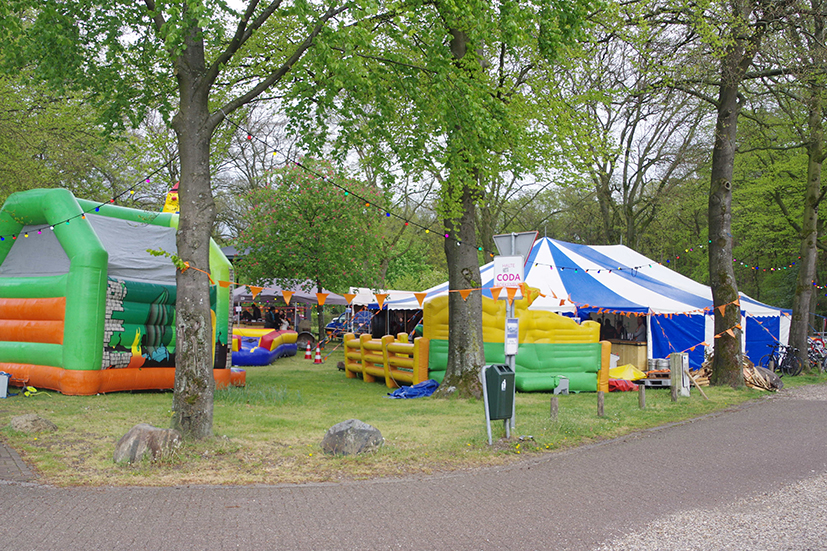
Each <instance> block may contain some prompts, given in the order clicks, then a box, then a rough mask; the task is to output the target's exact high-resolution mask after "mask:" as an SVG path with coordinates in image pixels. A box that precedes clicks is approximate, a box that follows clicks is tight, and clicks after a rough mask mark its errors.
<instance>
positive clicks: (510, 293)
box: [505, 287, 517, 304]
mask: <svg viewBox="0 0 827 551" xmlns="http://www.w3.org/2000/svg"><path fill="white" fill-rule="evenodd" d="M505 292H506V294H507V295H508V303H509V304H511V303H512V302H514V297H515V296H517V288H516V287H506V288H505Z"/></svg>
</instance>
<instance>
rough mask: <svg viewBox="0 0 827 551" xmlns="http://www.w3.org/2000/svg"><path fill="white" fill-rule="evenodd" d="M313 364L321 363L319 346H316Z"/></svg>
mask: <svg viewBox="0 0 827 551" xmlns="http://www.w3.org/2000/svg"><path fill="white" fill-rule="evenodd" d="M313 363H314V364H320V363H322V352H321V350H319V345H318V344H317V345H316V357H315V358H314V359H313Z"/></svg>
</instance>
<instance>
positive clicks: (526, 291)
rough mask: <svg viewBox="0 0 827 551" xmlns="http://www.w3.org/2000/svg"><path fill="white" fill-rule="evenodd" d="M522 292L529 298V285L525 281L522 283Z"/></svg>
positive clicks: (524, 296)
mask: <svg viewBox="0 0 827 551" xmlns="http://www.w3.org/2000/svg"><path fill="white" fill-rule="evenodd" d="M520 292H521V293H522V294H523V298H528V295H529V292H528V285H526V284H525V283H520Z"/></svg>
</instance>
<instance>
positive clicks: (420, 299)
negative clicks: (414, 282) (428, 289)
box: [414, 293, 428, 308]
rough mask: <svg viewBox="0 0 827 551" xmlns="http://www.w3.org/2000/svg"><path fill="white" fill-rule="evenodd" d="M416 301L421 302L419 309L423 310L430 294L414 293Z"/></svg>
mask: <svg viewBox="0 0 827 551" xmlns="http://www.w3.org/2000/svg"><path fill="white" fill-rule="evenodd" d="M414 296H415V297H416V300H417V301H418V302H419V307H420V308H422V302H423V301H424V300H425V297H427V296H428V293H414Z"/></svg>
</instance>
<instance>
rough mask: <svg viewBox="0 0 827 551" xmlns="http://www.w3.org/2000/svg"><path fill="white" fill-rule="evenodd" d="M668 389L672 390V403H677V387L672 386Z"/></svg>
mask: <svg viewBox="0 0 827 551" xmlns="http://www.w3.org/2000/svg"><path fill="white" fill-rule="evenodd" d="M670 388H671V390H672V401H673V402H677V401H678V387H677V386H676V385H674V384H673V385H672V386H671V387H670Z"/></svg>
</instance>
